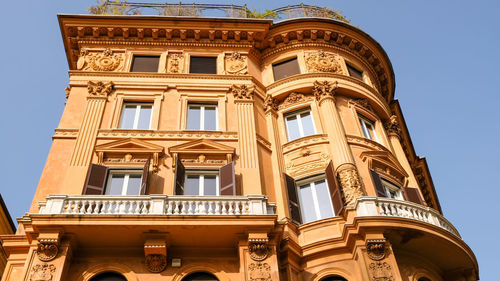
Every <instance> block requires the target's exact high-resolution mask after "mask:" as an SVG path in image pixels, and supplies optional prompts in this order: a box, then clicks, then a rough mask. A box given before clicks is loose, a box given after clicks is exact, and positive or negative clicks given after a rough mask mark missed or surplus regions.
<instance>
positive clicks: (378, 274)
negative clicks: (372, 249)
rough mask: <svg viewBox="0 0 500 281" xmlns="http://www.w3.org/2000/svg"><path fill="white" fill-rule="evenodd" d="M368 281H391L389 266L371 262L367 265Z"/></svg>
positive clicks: (383, 263)
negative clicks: (368, 271)
mask: <svg viewBox="0 0 500 281" xmlns="http://www.w3.org/2000/svg"><path fill="white" fill-rule="evenodd" d="M369 270H370V280H372V281H393V280H394V277H393V276H392V269H391V266H390V265H389V264H388V263H387V262H380V261H377V262H372V263H370V265H369Z"/></svg>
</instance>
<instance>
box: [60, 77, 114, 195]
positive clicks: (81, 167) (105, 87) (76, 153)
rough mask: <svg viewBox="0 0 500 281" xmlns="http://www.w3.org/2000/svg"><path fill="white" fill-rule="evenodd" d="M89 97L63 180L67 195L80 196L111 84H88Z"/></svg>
mask: <svg viewBox="0 0 500 281" xmlns="http://www.w3.org/2000/svg"><path fill="white" fill-rule="evenodd" d="M88 91H89V95H88V97H87V108H86V109H85V114H84V116H83V121H82V124H81V126H80V130H79V131H78V136H77V137H76V143H75V148H74V149H73V154H72V156H71V160H70V164H69V167H68V172H67V174H66V178H65V180H64V183H65V186H66V188H67V189H66V190H67V192H68V194H81V192H82V188H83V184H84V182H85V177H86V175H87V169H88V165H89V164H90V161H91V159H92V152H93V151H94V147H95V143H96V138H97V133H98V131H99V126H100V125H101V120H102V116H103V113H104V107H105V105H106V101H107V98H108V95H109V94H110V93H111V92H112V91H113V82H108V83H103V82H96V83H94V82H91V81H89V82H88Z"/></svg>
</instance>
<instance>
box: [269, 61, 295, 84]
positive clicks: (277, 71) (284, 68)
mask: <svg viewBox="0 0 500 281" xmlns="http://www.w3.org/2000/svg"><path fill="white" fill-rule="evenodd" d="M273 74H274V81H278V80H281V79H283V78H287V77H289V76H292V75H295V74H300V67H299V62H298V61H297V58H293V59H291V60H287V61H283V62H280V63H276V64H273Z"/></svg>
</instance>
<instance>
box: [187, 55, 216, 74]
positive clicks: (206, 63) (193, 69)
mask: <svg viewBox="0 0 500 281" xmlns="http://www.w3.org/2000/svg"><path fill="white" fill-rule="evenodd" d="M189 73H204V74H217V57H191V60H190V63H189Z"/></svg>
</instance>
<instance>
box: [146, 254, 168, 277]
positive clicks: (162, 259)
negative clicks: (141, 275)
mask: <svg viewBox="0 0 500 281" xmlns="http://www.w3.org/2000/svg"><path fill="white" fill-rule="evenodd" d="M166 267H167V257H166V256H165V255H158V254H151V255H147V256H146V268H147V269H148V270H149V271H151V272H153V273H159V272H162V271H163V270H165V268H166Z"/></svg>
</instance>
